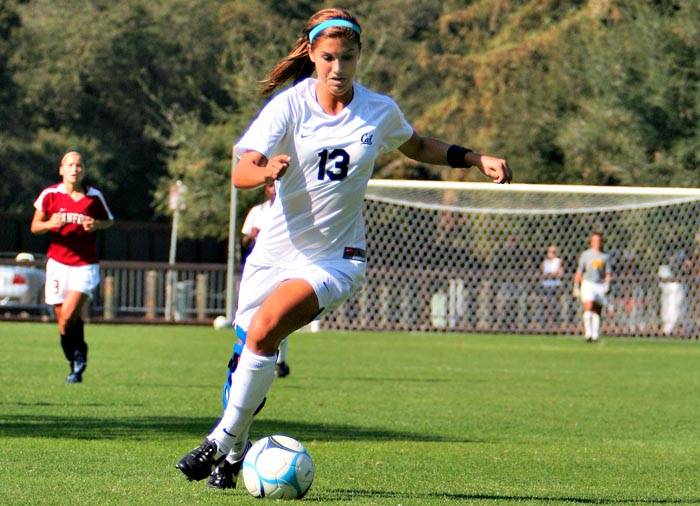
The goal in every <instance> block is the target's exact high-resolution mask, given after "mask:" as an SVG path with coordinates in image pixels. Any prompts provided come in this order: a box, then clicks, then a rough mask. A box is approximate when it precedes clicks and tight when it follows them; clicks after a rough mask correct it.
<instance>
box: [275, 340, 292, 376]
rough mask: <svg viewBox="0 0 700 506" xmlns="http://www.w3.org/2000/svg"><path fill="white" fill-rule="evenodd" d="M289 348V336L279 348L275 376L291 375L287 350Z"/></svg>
mask: <svg viewBox="0 0 700 506" xmlns="http://www.w3.org/2000/svg"><path fill="white" fill-rule="evenodd" d="M288 348H289V338H288V337H285V338H284V339H282V342H281V343H280V346H279V349H278V350H277V363H276V365H275V376H277V377H278V378H284V377H285V376H289V364H287V350H288Z"/></svg>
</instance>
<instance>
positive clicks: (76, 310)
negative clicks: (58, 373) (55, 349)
mask: <svg viewBox="0 0 700 506" xmlns="http://www.w3.org/2000/svg"><path fill="white" fill-rule="evenodd" d="M88 300H89V296H88V295H87V294H85V293H82V292H76V291H68V292H67V293H66V295H65V297H64V300H63V304H62V305H61V309H60V312H58V313H57V318H58V328H59V331H60V332H61V338H62V342H63V340H64V338H65V341H66V342H67V344H68V346H67V347H64V353H66V348H70V350H71V351H72V359H71V362H72V371H71V374H69V375H68V377H67V378H66V381H67V382H69V383H80V382H81V381H82V378H83V372H85V369H86V368H87V358H88V345H87V343H86V342H85V324H84V322H83V319H82V318H81V313H82V308H83V306H84V305H85V304H86V303H87V302H88Z"/></svg>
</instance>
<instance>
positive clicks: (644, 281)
mask: <svg viewBox="0 0 700 506" xmlns="http://www.w3.org/2000/svg"><path fill="white" fill-rule="evenodd" d="M365 221H366V225H367V240H368V269H367V281H366V283H365V286H364V288H363V290H362V291H361V292H360V293H359V294H357V295H356V296H355V297H353V298H352V299H351V300H349V301H347V302H346V303H345V304H343V306H342V307H340V308H339V309H338V310H337V311H335V312H334V313H333V314H330V315H327V316H326V317H324V319H323V320H322V322H321V327H323V328H336V329H368V330H402V331H445V330H455V331H470V332H472V331H478V332H508V333H514V332H515V333H556V334H578V333H580V332H581V304H580V301H579V300H577V299H576V298H575V297H574V296H573V276H574V272H575V270H576V265H577V262H578V257H579V255H580V253H581V252H582V251H583V250H585V249H586V248H587V247H588V238H589V235H590V233H591V232H592V231H599V232H600V233H601V234H602V236H603V240H604V250H605V251H606V252H607V253H609V254H610V257H611V264H612V269H613V276H614V282H613V283H612V285H611V290H610V292H609V294H608V304H607V305H606V307H605V308H604V311H603V318H602V322H601V332H602V333H603V334H607V335H630V336H651V335H674V336H683V337H697V335H698V330H699V328H700V309H699V307H700V289H699V284H698V280H699V277H700V190H694V189H679V188H675V189H671V188H619V187H616V188H613V187H590V186H550V185H525V184H513V185H494V184H490V183H448V182H425V181H423V182H420V181H396V180H372V181H371V182H370V185H369V188H368V191H367V197H366V208H365ZM548 247H553V248H556V251H557V253H558V257H559V258H560V259H561V263H562V266H563V275H562V276H561V277H560V278H558V277H557V275H556V272H552V273H551V274H549V275H548V276H547V277H546V278H545V276H544V275H543V270H542V269H543V261H544V259H545V255H546V252H547V249H548ZM548 265H549V266H551V265H552V263H551V262H549V263H548Z"/></svg>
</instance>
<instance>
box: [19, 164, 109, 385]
mask: <svg viewBox="0 0 700 506" xmlns="http://www.w3.org/2000/svg"><path fill="white" fill-rule="evenodd" d="M58 172H59V174H60V175H61V178H62V182H61V183H59V184H55V185H52V186H49V187H48V188H46V189H45V190H44V191H42V192H41V194H40V195H39V197H38V198H37V199H36V201H35V202H34V208H35V209H36V211H35V212H34V218H33V219H32V225H31V230H32V233H33V234H46V233H48V234H49V249H48V252H47V254H46V256H47V257H48V261H47V263H46V286H45V289H44V293H45V298H46V303H47V304H51V305H53V306H54V308H55V310H56V319H57V321H58V331H59V333H60V334H61V347H62V348H63V353H64V354H65V356H66V359H67V360H68V362H70V374H69V375H68V377H67V378H66V382H68V383H80V382H81V381H82V377H83V371H85V368H86V367H87V351H88V346H87V343H86V342H85V334H84V328H83V327H84V325H83V320H82V318H81V317H80V314H81V310H82V308H83V305H84V304H85V303H86V302H87V301H88V300H89V299H91V298H92V291H93V290H94V289H95V288H96V287H97V285H98V284H99V282H100V267H99V265H98V263H97V262H98V258H97V235H96V234H95V232H96V231H98V230H103V229H105V228H108V227H110V226H111V225H112V223H113V216H112V213H111V212H110V210H109V208H108V207H107V203H106V202H105V199H104V197H103V196H102V193H101V192H100V191H99V190H97V189H96V188H92V187H89V186H85V185H84V184H83V182H82V181H83V176H84V168H83V160H82V156H81V155H80V153H78V152H76V151H70V152H68V153H66V154H65V155H63V158H61V163H60V165H59V168H58Z"/></svg>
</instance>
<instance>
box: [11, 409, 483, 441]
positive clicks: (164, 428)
mask: <svg viewBox="0 0 700 506" xmlns="http://www.w3.org/2000/svg"><path fill="white" fill-rule="evenodd" d="M216 422H217V420H216V419H213V418H209V417H177V416H146V417H118V418H99V417H83V416H75V417H71V416H51V415H5V416H0V437H17V438H21V437H49V438H65V439H125V440H145V439H154V438H160V439H162V438H180V437H193V438H200V437H204V436H205V435H206V434H207V433H208V432H209V430H211V428H212V427H213V425H214V424H215V423H216ZM259 434H293V435H294V437H295V438H298V439H300V440H302V441H314V440H315V441H423V442H457V443H473V442H481V441H475V440H468V439H459V438H454V437H445V436H441V435H426V434H418V433H413V432H405V431H398V430H391V429H386V428H372V427H357V426H352V425H340V424H332V423H306V422H297V421H289V420H270V419H261V420H257V421H256V422H255V423H254V424H253V435H259Z"/></svg>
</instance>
